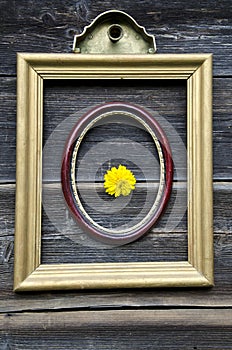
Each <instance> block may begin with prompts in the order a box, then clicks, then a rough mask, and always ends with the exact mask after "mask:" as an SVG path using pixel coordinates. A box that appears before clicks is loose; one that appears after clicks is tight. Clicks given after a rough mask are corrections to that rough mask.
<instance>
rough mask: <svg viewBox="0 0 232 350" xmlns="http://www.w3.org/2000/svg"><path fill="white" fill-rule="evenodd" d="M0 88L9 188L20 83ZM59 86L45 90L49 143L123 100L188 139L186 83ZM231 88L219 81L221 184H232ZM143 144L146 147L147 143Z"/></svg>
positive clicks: (2, 159) (216, 137)
mask: <svg viewBox="0 0 232 350" xmlns="http://www.w3.org/2000/svg"><path fill="white" fill-rule="evenodd" d="M0 83H1V84H0V86H1V92H0V104H1V112H0V130H1V138H0V149H1V153H0V165H1V173H0V182H1V183H7V182H14V181H15V134H16V132H15V127H16V95H15V84H16V81H15V78H11V77H6V78H0ZM57 84H58V83H57ZM57 84H54V85H51V86H50V87H47V89H46V90H45V121H44V138H45V140H46V139H47V138H48V137H49V135H50V134H51V132H52V131H53V130H54V128H55V127H57V125H58V124H60V123H61V122H62V121H63V120H64V119H65V118H66V117H68V116H70V115H73V114H74V113H77V112H78V111H79V110H81V109H83V108H86V107H89V106H92V105H96V104H99V103H103V102H106V101H112V100H115V99H117V100H121V101H123V100H125V99H126V101H129V102H132V103H138V104H141V105H143V106H144V107H146V108H152V109H154V110H155V111H156V112H158V113H159V114H160V115H161V116H163V117H165V118H166V119H167V120H169V121H170V122H171V123H172V124H173V125H174V127H175V128H176V130H177V132H178V133H179V134H180V135H181V137H182V139H183V140H184V139H185V135H184V134H185V123H184V117H185V108H186V106H185V103H186V102H185V88H184V86H182V85H181V84H180V85H178V84H177V85H176V84H174V85H170V86H165V85H164V84H161V85H158V86H157V85H156V86H153V85H150V84H149V83H148V85H146V86H144V87H143V88H142V89H141V88H140V87H139V86H137V88H135V90H136V91H134V87H133V86H132V85H131V83H129V82H127V83H125V86H124V87H123V89H122V87H121V86H120V84H119V85H118V86H116V87H112V86H110V84H109V83H108V84H107V83H105V84H103V85H101V84H99V85H98V86H94V87H91V86H89V85H88V84H87V85H86V84H85V85H82V86H81V88H80V87H79V88H78V87H77V85H75V84H73V85H69V86H68V85H66V86H62V85H61V84H58V85H57ZM62 84H63V83H62ZM78 84H79V83H78ZM231 85H232V79H215V80H214V121H213V122H214V134H213V141H214V143H213V147H214V179H215V180H223V179H224V180H228V179H231V168H232V158H231V154H230V142H231V130H232V129H231V96H230V91H231ZM167 89H168V90H167ZM135 92H136V93H135ZM108 132H109V130H108ZM123 136H125V137H128V138H131V137H132V135H127V134H126V131H125V134H124V135H123ZM103 139H104V137H103V138H102V135H101V134H100V133H98V134H96V133H95V139H94V140H92V141H93V142H99V141H102V140H103ZM140 141H141V142H142V140H140ZM143 141H145V140H143ZM146 145H147V144H146V142H144V146H146ZM146 147H147V146H146Z"/></svg>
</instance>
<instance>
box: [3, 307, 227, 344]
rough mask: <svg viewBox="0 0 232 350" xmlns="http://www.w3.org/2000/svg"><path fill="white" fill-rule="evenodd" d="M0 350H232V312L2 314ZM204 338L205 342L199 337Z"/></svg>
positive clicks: (160, 311) (196, 310)
mask: <svg viewBox="0 0 232 350" xmlns="http://www.w3.org/2000/svg"><path fill="white" fill-rule="evenodd" d="M0 324H2V327H1V329H2V330H1V333H2V339H1V340H0V341H1V342H0V345H1V348H2V349H7V348H8V349H9V348H10V349H32V348H33V349H48V348H49V349H52V348H53V344H55V347H54V349H99V350H100V349H101V350H102V349H109V348H111V349H122V350H124V349H138V350H139V349H141V348H144V349H178V350H179V349H209V348H210V349H222V350H223V349H230V348H231V346H232V338H231V330H232V321H231V310H226V309H219V310H210V309H203V310H202V309H195V310H185V309H176V310H143V311H141V310H124V311H122V310H120V311H112V310H109V311H101V312H99V311H97V312H96V311H79V312H50V313H33V314H32V313H22V314H17V313H16V314H14V313H10V314H3V315H1V316H0ZM201 334H203V336H202V335H201Z"/></svg>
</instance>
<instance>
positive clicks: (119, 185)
mask: <svg viewBox="0 0 232 350" xmlns="http://www.w3.org/2000/svg"><path fill="white" fill-rule="evenodd" d="M104 180H105V182H104V188H105V189H106V193H108V194H110V195H111V196H113V195H114V196H115V197H119V196H120V195H123V196H128V195H129V194H130V193H131V191H132V190H134V189H135V184H136V179H135V177H134V175H133V173H132V172H131V171H130V170H128V169H127V168H126V167H125V166H124V165H121V164H120V165H119V167H118V168H115V167H113V168H111V169H110V170H108V171H107V173H106V174H105V176H104Z"/></svg>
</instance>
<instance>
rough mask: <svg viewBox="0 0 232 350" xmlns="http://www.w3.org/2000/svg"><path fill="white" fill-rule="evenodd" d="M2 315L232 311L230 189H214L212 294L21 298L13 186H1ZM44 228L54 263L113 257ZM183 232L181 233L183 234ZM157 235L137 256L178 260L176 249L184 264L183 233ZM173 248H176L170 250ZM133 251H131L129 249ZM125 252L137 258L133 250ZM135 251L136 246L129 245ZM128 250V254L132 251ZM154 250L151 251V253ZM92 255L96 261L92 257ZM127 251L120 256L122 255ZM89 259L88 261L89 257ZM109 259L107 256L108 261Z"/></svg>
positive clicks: (184, 291) (48, 255) (129, 293)
mask: <svg viewBox="0 0 232 350" xmlns="http://www.w3.org/2000/svg"><path fill="white" fill-rule="evenodd" d="M0 189H1V191H0V232H1V237H0V275H1V287H0V311H2V312H10V311H17V310H42V309H51V310H52V309H69V308H76V309H81V308H89V307H91V308H107V307H114V308H115V307H116V308H118V307H120V308H121V307H163V306H169V307H172V306H175V307H176V306H191V307H196V306H203V307H204V306H210V307H214V306H232V298H231V295H232V289H231V288H232V274H231V265H232V234H231V233H232V231H231V227H232V225H231V206H232V205H231V200H232V197H231V195H230V194H231V185H230V184H221V183H218V184H215V187H214V201H215V207H214V230H215V234H214V247H215V287H213V288H211V289H201V288H196V289H178V288H176V289H161V290H157V289H156V290H154V289H150V290H124V291H122V290H118V291H100V292H99V291H97V292H95V291H86V292H69V293H68V294H67V293H62V292H51V293H36V294H35V293H25V294H20V295H17V294H15V293H13V292H12V288H13V239H14V237H13V235H14V186H13V185H5V186H3V185H2V186H1V187H0ZM43 229H44V230H45V232H46V235H44V238H43V253H42V256H43V259H44V260H45V259H46V260H45V261H49V262H51V261H54V262H56V263H57V262H59V261H60V262H61V261H63V262H73V261H71V260H72V259H73V260H75V259H76V261H77V260H78V259H77V254H80V255H81V256H82V257H83V258H84V259H90V258H92V259H93V260H94V259H102V260H106V259H108V258H109V254H111V255H112V250H110V251H106V250H105V251H104V250H101V249H98V250H96V249H93V247H87V253H86V254H85V251H86V249H85V248H86V247H82V246H81V245H76V244H75V243H73V241H72V239H70V238H67V237H66V238H65V237H64V236H63V235H61V234H60V233H59V232H57V230H56V229H55V228H54V226H53V225H52V224H51V223H49V221H48V220H46V224H45V225H44V227H43ZM182 232H183V231H182ZM182 232H179V233H175V232H173V233H170V234H166V235H165V234H161V233H154V234H153V235H152V240H151V242H150V243H149V244H148V242H147V243H146V244H145V245H144V247H145V248H146V249H147V250H146V251H144V252H143V251H142V252H139V249H138V250H137V253H140V254H141V255H140V256H141V257H143V258H146V254H145V253H146V252H147V253H151V254H153V259H155V258H156V256H157V257H159V258H160V259H162V258H163V259H164V260H165V259H169V257H168V254H172V256H173V257H174V254H175V252H174V249H175V250H176V253H177V254H178V258H179V259H186V250H185V246H186V236H185V234H184V233H182ZM172 245H173V247H172ZM128 247H129V246H128ZM128 247H124V248H122V250H126V251H127V252H128V251H129V254H128V253H127V254H128V255H129V256H130V255H131V258H132V259H133V257H132V254H133V251H132V248H130V247H129V248H128ZM131 247H132V245H131ZM138 248H139V246H138ZM128 249H129V250H128ZM152 249H153V250H152ZM91 254H92V257H91ZM122 254H124V255H125V253H123V251H122V252H121V256H122ZM85 255H87V257H85ZM107 256H108V257H107Z"/></svg>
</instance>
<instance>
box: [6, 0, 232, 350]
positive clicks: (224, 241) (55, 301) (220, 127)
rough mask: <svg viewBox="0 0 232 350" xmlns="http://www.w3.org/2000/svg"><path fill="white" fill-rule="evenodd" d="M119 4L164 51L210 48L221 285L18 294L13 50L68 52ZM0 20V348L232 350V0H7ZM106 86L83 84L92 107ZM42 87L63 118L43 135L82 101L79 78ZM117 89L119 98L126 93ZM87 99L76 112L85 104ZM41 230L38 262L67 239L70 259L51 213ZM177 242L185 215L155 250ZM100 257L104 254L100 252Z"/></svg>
mask: <svg viewBox="0 0 232 350" xmlns="http://www.w3.org/2000/svg"><path fill="white" fill-rule="evenodd" d="M113 8H115V9H119V10H123V11H125V12H128V13H129V14H130V15H132V16H133V17H134V18H135V19H136V20H137V21H138V23H139V24H141V25H144V26H145V27H146V29H147V30H148V32H149V33H151V34H154V35H155V36H156V40H157V46H158V53H191V52H212V53H213V54H214V70H213V72H214V79H213V84H214V90H213V147H214V148H213V151H214V247H215V250H214V251H215V287H213V288H209V289H200V288H194V289H148V290H144V289H141V290H113V291H106V290H100V291H72V292H50V293H24V294H15V293H13V292H12V288H13V261H14V256H13V247H14V209H15V208H14V199H15V197H14V196H15V131H16V52H70V51H71V46H72V40H73V35H74V34H75V33H79V32H81V31H82V30H83V27H84V26H85V25H86V24H88V23H90V22H91V20H92V19H94V18H95V17H96V16H97V15H98V14H99V13H101V12H103V11H106V10H109V9H113ZM0 18H1V22H0V33H1V36H0V62H1V65H0V81H1V84H0V130H1V131H0V334H1V338H0V349H2V350H4V349H99V350H100V349H101V350H103V349H111V348H112V349H120V350H121V349H232V335H231V331H232V310H231V307H232V297H231V292H232V272H231V266H232V230H231V227H232V225H231V207H232V198H231V188H232V186H231V179H232V173H231V168H232V158H231V107H232V105H231V101H232V99H231V89H232V70H231V69H232V64H231V63H232V62H231V56H232V4H231V0H222V1H213V0H208V1H187V0H177V1H174V2H171V1H167V0H163V1H152V0H144V1H142V0H141V1H138V0H135V1H127V0H120V1H118V2H117V3H115V1H111V0H107V1H104V2H102V1H99V0H96V1H91V0H77V1H73V0H70V1H68V0H66V1H63V0H60V1H54V0H50V1H48V0H47V1H46V0H43V1H35V0H21V1H13V0H8V1H5V0H0ZM100 87H101V86H100ZM166 88H167V87H165V86H162V84H161V85H157V94H158V96H160V107H161V108H162V111H163V112H162V113H164V114H165V113H166V114H168V113H169V111H168V110H167V109H166V108H167V105H169V108H170V109H173V108H175V106H174V104H173V105H172V103H170V100H168V95H167V96H166V97H165V93H163V90H164V89H166ZM132 89H133V87H132V88H131V87H130V86H127V87H126V88H125V87H124V93H125V94H126V95H127V96H130V99H131V101H133V98H134V99H136V100H137V101H138V103H139V101H140V99H141V101H142V100H143V95H142V89H141V90H140V91H137V93H136V96H135V97H133V90H132ZM149 89H150V87H149V86H147V87H146V106H147V107H149V106H150V107H152V93H149ZM170 89H171V90H170V91H172V93H173V94H174V96H176V97H178V96H183V94H184V91H183V86H181V85H180V86H179V85H178V84H177V85H174V86H172V87H170ZM103 90H104V91H107V88H106V87H105V86H104V89H102V91H103ZM99 91H100V89H99V88H97V87H95V88H94V87H91V86H83V93H85V95H86V94H87V96H88V98H89V100H90V101H91V104H96V103H98V102H102V101H105V100H107V99H110V98H111V96H110V94H114V93H115V92H114V91H113V90H112V88H111V89H110V91H109V94H107V97H106V95H104V93H99ZM158 91H160V92H158ZM159 94H160V95H159ZM45 95H46V96H45V97H47V101H48V102H47V104H46V102H45V112H46V111H47V112H46V113H47V114H49V113H52V111H53V113H54V114H55V115H56V118H53V119H52V120H49V119H47V124H46V123H45V128H44V137H45V138H46V137H48V135H49V133H50V132H51V130H52V129H53V128H54V127H55V125H56V124H57V123H58V122H59V121H60V120H62V118H63V116H64V115H65V116H67V115H69V114H71V113H72V112H73V111H74V110H76V109H77V105H75V104H74V102H73V101H75V99H76V92H75V86H73V85H70V86H48V87H47V90H46V92H45ZM117 97H118V99H119V100H120V99H121V100H123V99H124V96H123V95H120V93H119V92H117ZM70 101H72V103H70ZM81 101H83V102H79V104H78V108H80V109H81V108H84V107H86V105H85V103H86V102H84V100H83V99H81ZM167 102H168V103H167ZM60 106H61V107H62V108H61V107H60ZM184 108H185V105H184V103H181V102H180V104H179V105H178V108H177V109H176V110H175V113H173V112H172V115H173V118H174V116H175V115H176V116H177V119H176V120H177V121H178V120H180V118H179V117H178V116H180V115H181V113H183V110H184ZM56 111H57V113H55V112H56ZM178 118H179V119H178ZM177 121H176V123H177V124H178V122H177ZM174 122H175V121H174ZM176 126H178V125H176ZM180 133H181V126H180ZM46 135H47V136H46ZM43 230H44V232H46V240H44V242H45V241H46V242H45V243H44V245H43V259H45V260H46V261H49V262H50V261H54V259H64V256H63V257H62V256H61V255H60V258H59V253H60V252H61V249H60V248H59V247H62V246H64V247H65V249H66V253H65V259H67V261H69V259H70V256H71V258H74V256H75V254H74V252H73V251H72V245H70V242H69V243H68V241H67V240H64V239H63V237H62V236H61V235H59V234H57V233H56V232H55V230H54V227H53V226H52V225H51V223H50V222H49V220H47V219H46V218H44V221H43ZM169 238H170V241H169ZM54 241H56V245H54ZM173 246H174V247H175V250H176V254H177V255H178V259H179V258H181V257H183V258H185V257H186V226H185V218H184V219H183V221H182V223H181V225H180V226H178V227H177V229H176V232H174V233H172V237H170V236H169V235H168V233H165V232H164V233H162V230H161V232H160V233H159V234H156V235H155V234H154V235H153V247H155V248H156V251H157V254H159V256H160V257H161V258H163V259H164V260H167V259H168V257H170V256H171V254H173V255H174V253H175V252H173ZM54 247H58V248H57V249H56V248H54ZM164 247H165V250H164ZM55 249H56V250H55ZM65 249H64V250H65ZM68 249H71V250H70V252H69V251H67V250H68ZM72 252H73V253H72ZM92 252H93V251H92ZM70 254H71V255H70ZM57 256H58V258H57ZM101 259H103V261H104V259H106V257H105V256H104V254H103V255H101Z"/></svg>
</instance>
